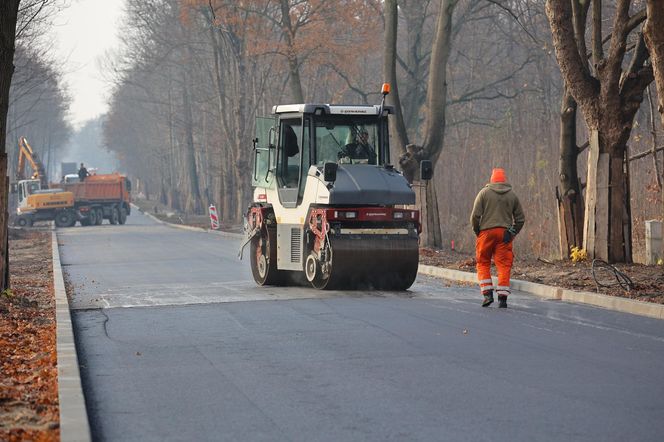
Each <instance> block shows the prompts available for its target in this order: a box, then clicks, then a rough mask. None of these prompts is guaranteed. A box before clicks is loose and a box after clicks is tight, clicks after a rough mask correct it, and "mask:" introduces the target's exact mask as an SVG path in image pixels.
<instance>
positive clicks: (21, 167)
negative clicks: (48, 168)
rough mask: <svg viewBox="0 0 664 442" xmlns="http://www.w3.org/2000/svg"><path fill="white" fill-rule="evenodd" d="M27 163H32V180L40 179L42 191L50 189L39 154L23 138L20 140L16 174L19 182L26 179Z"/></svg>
mask: <svg viewBox="0 0 664 442" xmlns="http://www.w3.org/2000/svg"><path fill="white" fill-rule="evenodd" d="M26 161H27V162H28V163H30V167H31V168H32V171H33V173H32V176H31V177H30V178H32V179H38V180H39V182H40V184H41V188H42V189H46V188H48V181H47V179H46V173H45V172H44V165H43V164H42V162H41V161H40V160H39V155H37V153H36V152H35V151H33V150H32V147H31V146H30V144H29V143H28V140H26V139H25V137H21V138H19V140H18V171H17V173H16V179H17V180H24V179H26V176H25V163H26Z"/></svg>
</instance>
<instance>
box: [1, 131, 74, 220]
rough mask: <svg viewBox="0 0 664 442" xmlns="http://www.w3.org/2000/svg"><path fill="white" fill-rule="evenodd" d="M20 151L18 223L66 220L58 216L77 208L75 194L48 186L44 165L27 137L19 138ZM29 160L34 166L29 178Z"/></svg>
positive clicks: (17, 189)
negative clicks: (26, 171)
mask: <svg viewBox="0 0 664 442" xmlns="http://www.w3.org/2000/svg"><path fill="white" fill-rule="evenodd" d="M18 151H19V152H18V170H17V172H16V179H17V183H16V186H15V189H16V192H17V193H18V207H17V209H16V212H17V215H18V218H17V220H16V224H18V225H19V226H21V227H29V226H31V225H32V223H33V221H38V220H41V219H44V220H49V219H50V220H53V219H54V220H55V221H56V225H58V224H62V223H59V222H58V220H59V218H62V220H61V221H65V219H64V218H65V217H64V216H60V217H59V216H58V215H59V214H61V213H64V211H66V210H67V209H71V208H72V207H74V194H73V193H72V192H65V191H63V190H62V189H49V188H48V181H47V177H46V174H45V172H44V166H43V165H42V163H41V161H40V160H39V156H38V155H37V153H36V152H35V151H34V150H33V149H32V147H31V146H30V144H29V143H28V140H26V139H25V137H21V138H19V140H18ZM26 163H28V164H29V165H30V167H31V168H32V175H31V176H30V178H29V179H28V178H27V177H26V174H25V166H26ZM12 190H14V189H12Z"/></svg>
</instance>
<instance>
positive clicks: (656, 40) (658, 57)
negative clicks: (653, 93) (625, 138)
mask: <svg viewBox="0 0 664 442" xmlns="http://www.w3.org/2000/svg"><path fill="white" fill-rule="evenodd" d="M646 12H647V17H648V18H647V19H646V23H645V25H644V26H643V36H644V37H645V41H646V45H647V47H648V52H649V53H650V64H651V65H652V69H653V74H654V77H655V87H656V88H657V111H658V112H659V117H660V120H661V122H662V127H663V128H664V0H647V1H646Z"/></svg>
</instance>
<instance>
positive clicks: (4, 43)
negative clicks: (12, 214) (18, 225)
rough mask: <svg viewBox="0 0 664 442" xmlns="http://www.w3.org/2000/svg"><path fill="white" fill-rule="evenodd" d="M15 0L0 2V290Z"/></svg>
mask: <svg viewBox="0 0 664 442" xmlns="http://www.w3.org/2000/svg"><path fill="white" fill-rule="evenodd" d="M18 6H19V0H3V1H2V2H0V185H1V188H0V290H5V289H6V288H7V287H8V286H9V250H8V247H7V227H8V221H9V216H8V212H7V210H8V208H7V201H8V200H9V198H8V192H9V185H8V184H7V180H8V177H7V153H6V152H5V146H6V142H7V112H8V111H9V88H10V86H11V81H12V75H13V74H14V51H15V41H16V20H17V17H18Z"/></svg>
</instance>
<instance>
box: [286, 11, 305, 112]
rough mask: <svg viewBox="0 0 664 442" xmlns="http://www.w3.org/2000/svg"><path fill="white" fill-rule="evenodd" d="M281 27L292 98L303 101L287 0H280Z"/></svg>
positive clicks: (295, 100) (299, 101) (296, 101)
mask: <svg viewBox="0 0 664 442" xmlns="http://www.w3.org/2000/svg"><path fill="white" fill-rule="evenodd" d="M281 29H282V32H283V36H284V39H285V40H286V46H287V51H288V56H287V59H288V74H289V80H288V81H289V83H290V86H291V91H292V93H293V100H294V102H295V103H304V93H303V92H302V82H301V81H300V65H299V62H298V60H297V55H296V54H297V53H296V51H295V48H294V45H295V42H294V41H293V39H294V37H295V33H294V32H293V26H292V23H291V18H290V4H289V0H281Z"/></svg>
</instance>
